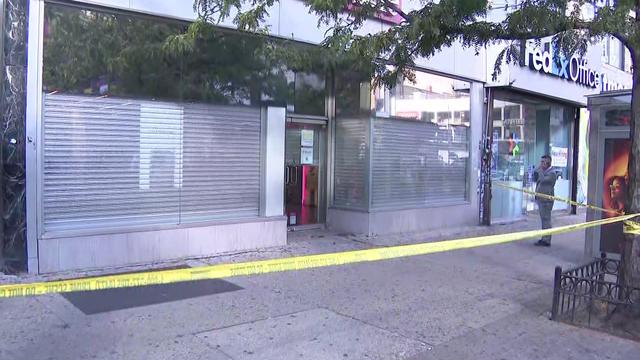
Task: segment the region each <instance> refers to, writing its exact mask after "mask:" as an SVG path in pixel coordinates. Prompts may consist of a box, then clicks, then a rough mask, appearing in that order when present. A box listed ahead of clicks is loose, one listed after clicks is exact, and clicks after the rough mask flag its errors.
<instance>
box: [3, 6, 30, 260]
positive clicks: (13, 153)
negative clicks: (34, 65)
mask: <svg viewBox="0 0 640 360" xmlns="http://www.w3.org/2000/svg"><path fill="white" fill-rule="evenodd" d="M2 10H3V13H2V18H3V19H2V20H3V26H2V42H3V45H4V46H3V50H4V52H3V54H2V60H3V64H2V97H1V99H0V101H1V103H2V108H1V109H2V120H0V121H2V124H1V126H0V131H1V135H2V136H1V144H0V146H1V148H2V150H1V159H0V161H1V162H2V174H1V175H2V182H1V187H2V188H1V193H2V197H1V200H2V210H3V212H2V225H3V226H2V230H3V232H2V241H1V242H0V246H2V249H3V253H2V255H3V256H2V259H4V261H3V262H4V264H0V265H4V266H3V267H4V268H5V269H7V270H9V271H23V270H25V268H26V255H27V254H26V252H27V251H26V229H27V226H26V201H25V199H26V198H25V194H26V172H25V168H26V163H25V142H26V132H25V128H26V125H25V124H26V122H25V118H26V117H25V111H26V75H27V61H26V60H27V57H26V44H27V13H28V0H5V1H3V2H2ZM0 262H1V261H0Z"/></svg>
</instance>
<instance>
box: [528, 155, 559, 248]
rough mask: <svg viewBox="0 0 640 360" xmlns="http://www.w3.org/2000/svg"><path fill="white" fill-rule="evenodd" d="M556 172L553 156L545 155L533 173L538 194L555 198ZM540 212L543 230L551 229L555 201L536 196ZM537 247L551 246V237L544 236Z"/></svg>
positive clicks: (537, 243)
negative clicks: (553, 165)
mask: <svg viewBox="0 0 640 360" xmlns="http://www.w3.org/2000/svg"><path fill="white" fill-rule="evenodd" d="M556 179H557V177H556V172H555V171H554V170H553V168H552V167H551V156H549V155H544V156H543V157H542V159H540V166H538V168H536V169H535V171H534V173H533V181H535V182H536V192H537V193H540V194H545V195H550V196H554V188H555V186H556ZM536 202H537V203H538V210H539V211H540V221H541V222H542V229H549V228H551V210H552V209H553V202H554V201H553V199H548V198H546V197H540V196H536ZM535 245H536V246H551V235H547V236H543V237H542V239H540V240H538V242H536V243H535Z"/></svg>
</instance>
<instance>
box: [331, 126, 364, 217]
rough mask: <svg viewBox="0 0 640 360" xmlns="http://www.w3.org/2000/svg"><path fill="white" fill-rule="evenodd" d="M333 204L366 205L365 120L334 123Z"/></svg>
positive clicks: (345, 205)
mask: <svg viewBox="0 0 640 360" xmlns="http://www.w3.org/2000/svg"><path fill="white" fill-rule="evenodd" d="M335 146H336V147H335V168H334V178H335V182H334V205H336V206H342V207H347V208H356V209H366V208H368V201H369V200H368V197H367V193H366V183H367V181H368V180H369V175H368V162H369V119H367V118H364V119H338V120H337V122H336V144H335Z"/></svg>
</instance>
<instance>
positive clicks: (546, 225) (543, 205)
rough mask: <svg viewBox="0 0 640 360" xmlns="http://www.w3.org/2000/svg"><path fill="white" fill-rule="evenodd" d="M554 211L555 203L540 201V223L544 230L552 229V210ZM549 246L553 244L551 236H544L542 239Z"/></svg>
mask: <svg viewBox="0 0 640 360" xmlns="http://www.w3.org/2000/svg"><path fill="white" fill-rule="evenodd" d="M552 209H553V201H547V200H538V210H539V211H540V222H541V223H542V229H543V230H544V229H550V228H551V210H552ZM541 240H542V241H543V242H545V243H547V244H551V235H547V236H543V237H542V239H541Z"/></svg>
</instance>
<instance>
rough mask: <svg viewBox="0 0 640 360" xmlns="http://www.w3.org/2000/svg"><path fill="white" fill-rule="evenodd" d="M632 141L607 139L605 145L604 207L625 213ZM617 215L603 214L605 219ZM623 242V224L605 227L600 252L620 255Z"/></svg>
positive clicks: (602, 232)
mask: <svg viewBox="0 0 640 360" xmlns="http://www.w3.org/2000/svg"><path fill="white" fill-rule="evenodd" d="M630 150H631V140H628V139H606V140H605V143H604V171H603V189H602V207H603V208H605V209H612V210H616V211H619V212H624V210H625V201H626V198H627V182H628V177H629V175H628V172H627V166H628V163H629V151H630ZM614 216H616V214H615V213H613V212H609V213H603V217H604V218H609V217H614ZM622 241H623V234H622V223H621V222H619V223H615V224H607V225H603V226H602V228H601V232H600V250H601V251H606V252H613V253H620V251H621V246H622Z"/></svg>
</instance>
